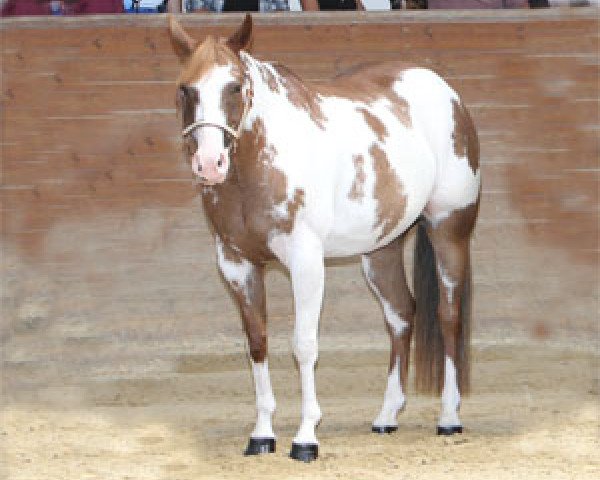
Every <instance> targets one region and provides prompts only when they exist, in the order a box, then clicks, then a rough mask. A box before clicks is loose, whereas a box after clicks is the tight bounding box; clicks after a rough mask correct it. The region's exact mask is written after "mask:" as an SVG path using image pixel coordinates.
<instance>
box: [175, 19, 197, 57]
mask: <svg viewBox="0 0 600 480" xmlns="http://www.w3.org/2000/svg"><path fill="white" fill-rule="evenodd" d="M169 34H170V36H171V44H172V45H173V50H175V53H176V54H177V56H178V57H179V58H180V59H181V60H187V58H188V57H189V56H190V55H191V54H192V53H193V52H194V50H196V47H197V46H198V40H196V39H194V38H192V37H191V36H190V34H189V33H187V32H186V31H185V30H184V29H183V27H182V26H181V24H180V23H179V22H178V21H177V20H176V19H175V16H173V15H169Z"/></svg>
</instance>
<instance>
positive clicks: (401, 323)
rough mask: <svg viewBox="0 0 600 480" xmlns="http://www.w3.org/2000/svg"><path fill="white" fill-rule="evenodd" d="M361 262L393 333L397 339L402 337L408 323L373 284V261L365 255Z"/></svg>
mask: <svg viewBox="0 0 600 480" xmlns="http://www.w3.org/2000/svg"><path fill="white" fill-rule="evenodd" d="M361 261H362V267H363V273H364V274H365V278H366V279H367V283H368V284H369V286H370V287H371V290H373V293H375V295H376V296H377V299H378V300H379V302H380V303H381V306H382V308H383V313H384V315H385V321H386V322H387V323H388V325H389V326H390V327H391V328H392V332H393V333H394V335H395V336H396V337H399V336H400V335H402V333H404V331H405V330H406V328H407V327H408V322H407V321H406V320H404V319H403V318H402V317H401V316H400V315H398V312H396V310H394V308H393V307H392V305H391V304H390V302H389V301H388V300H387V299H386V298H384V297H383V295H381V292H380V291H379V289H378V288H377V285H375V283H374V282H373V276H372V271H371V260H370V259H369V257H367V256H365V255H363V256H362V257H361Z"/></svg>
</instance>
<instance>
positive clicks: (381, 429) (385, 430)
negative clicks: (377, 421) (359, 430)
mask: <svg viewBox="0 0 600 480" xmlns="http://www.w3.org/2000/svg"><path fill="white" fill-rule="evenodd" d="M396 430H398V427H396V426H395V425H385V426H383V427H379V426H375V425H373V426H372V427H371V431H372V432H373V433H379V434H380V435H383V434H384V433H394V432H395V431H396Z"/></svg>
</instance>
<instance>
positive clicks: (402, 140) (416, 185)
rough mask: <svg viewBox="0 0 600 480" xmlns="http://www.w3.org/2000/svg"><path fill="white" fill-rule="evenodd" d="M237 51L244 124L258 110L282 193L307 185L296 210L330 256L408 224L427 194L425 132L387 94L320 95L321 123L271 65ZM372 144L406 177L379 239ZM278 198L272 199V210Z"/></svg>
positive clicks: (430, 163)
mask: <svg viewBox="0 0 600 480" xmlns="http://www.w3.org/2000/svg"><path fill="white" fill-rule="evenodd" d="M241 58H242V61H243V62H244V63H245V65H246V67H247V69H248V74H249V76H250V78H251V79H252V84H253V88H254V97H253V102H252V108H251V109H250V111H249V112H248V116H247V122H246V124H245V128H247V129H250V128H251V126H252V124H253V122H254V121H255V120H256V119H258V118H260V119H261V120H262V121H263V124H264V126H265V132H264V133H265V136H266V142H267V144H271V145H273V146H274V147H275V151H276V155H275V156H274V158H273V166H274V167H275V168H277V169H279V170H280V171H281V172H283V173H284V174H285V176H286V180H287V197H288V198H287V200H290V201H291V200H293V196H294V192H295V190H296V189H297V188H301V189H302V190H303V191H304V192H305V195H304V206H303V207H302V208H301V209H300V210H299V211H298V213H297V217H296V218H297V219H298V218H302V219H303V220H304V221H305V222H307V223H309V224H310V226H311V228H312V229H313V230H314V232H315V233H317V234H318V236H319V237H320V238H321V240H322V242H323V247H324V250H325V255H326V256H327V257H336V256H347V255H354V254H357V253H365V252H368V251H372V250H374V249H376V248H378V247H380V246H383V245H385V244H386V243H387V242H389V241H390V240H391V239H393V238H395V237H396V236H398V235H399V234H400V233H402V232H403V231H405V230H406V229H407V228H408V227H409V226H410V225H412V223H413V222H414V220H415V219H416V218H417V217H418V216H419V215H420V214H421V212H422V210H423V208H424V207H425V205H426V203H427V201H428V199H429V195H430V192H431V188H432V185H433V181H434V175H435V161H434V159H433V157H432V153H431V151H430V149H429V147H428V146H427V144H426V141H425V138H424V136H423V134H422V133H421V132H419V131H416V130H414V129H412V128H407V127H406V126H405V125H404V124H403V123H402V122H401V121H400V120H399V119H398V118H397V117H396V116H395V115H394V114H393V113H392V111H391V109H390V108H389V107H390V102H389V100H387V99H384V98H381V99H379V100H375V101H372V102H369V103H366V102H359V101H353V100H350V99H347V98H342V97H337V96H322V95H317V97H316V101H317V103H318V105H319V107H320V109H321V113H322V116H321V122H320V125H319V123H318V122H317V123H316V122H315V121H313V119H312V118H311V116H310V112H309V111H307V110H306V109H304V108H298V107H296V106H294V105H293V104H291V103H290V102H289V100H288V98H287V90H286V87H285V85H286V83H285V82H282V81H280V75H279V73H278V72H277V71H276V70H274V69H272V68H271V67H268V66H267V67H265V65H268V64H264V63H261V62H259V61H257V60H256V59H254V58H252V57H251V56H250V55H248V54H246V53H242V54H241ZM263 68H267V69H269V71H270V72H271V73H273V76H274V77H275V81H277V83H278V86H279V88H278V89H277V91H273V90H272V89H271V88H270V87H269V86H268V85H267V84H265V83H264V82H263V80H262V77H261V69H263ZM363 109H364V110H366V111H368V112H369V113H370V114H372V115H374V116H375V117H377V118H378V119H379V120H380V121H381V122H382V123H383V125H384V126H385V128H386V131H387V136H386V137H385V138H384V139H383V141H382V142H380V141H379V139H378V137H377V135H376V134H375V132H373V131H372V130H371V128H369V126H368V125H367V124H366V121H365V116H364V114H363V113H362V110H363ZM321 127H323V128H321ZM290 129H293V134H290V133H291V132H290ZM349 132H351V134H349ZM341 139H343V140H341ZM374 145H375V146H377V147H379V148H381V149H382V150H383V152H384V153H385V155H386V156H387V158H388V159H389V161H390V168H391V169H392V171H393V172H394V173H395V175H396V176H397V177H398V180H399V182H400V183H401V184H402V185H403V188H404V191H403V194H404V195H405V202H406V204H405V206H404V208H405V211H404V217H403V218H402V219H401V221H400V222H399V224H398V225H397V226H395V228H392V229H391V231H390V233H389V235H388V236H387V237H386V238H384V239H382V240H377V239H378V238H379V236H380V234H381V232H382V228H383V227H382V225H377V224H378V222H377V201H376V200H375V199H374V198H373V195H374V186H375V172H374V169H373V159H372V158H371V155H370V153H369V151H370V149H371V148H372V147H373V146H374ZM357 155H361V156H362V157H363V159H364V165H363V168H364V173H365V181H364V185H363V190H364V197H363V198H362V199H361V201H360V202H357V201H353V200H352V199H351V198H349V197H348V194H349V192H350V190H351V188H352V184H353V183H354V180H355V176H356V171H355V168H354V164H353V158H354V157H355V156H357ZM282 205H283V203H282V204H280V205H278V206H275V211H277V209H278V208H279V209H280V208H281V207H282ZM398 207H399V208H403V207H402V199H398Z"/></svg>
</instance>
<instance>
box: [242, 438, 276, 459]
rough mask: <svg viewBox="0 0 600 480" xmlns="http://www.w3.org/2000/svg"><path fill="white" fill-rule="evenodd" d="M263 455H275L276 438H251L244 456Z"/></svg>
mask: <svg viewBox="0 0 600 480" xmlns="http://www.w3.org/2000/svg"><path fill="white" fill-rule="evenodd" d="M263 453H275V439H274V438H251V439H250V441H249V442H248V446H247V447H246V450H244V455H246V456H247V455H262V454H263Z"/></svg>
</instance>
